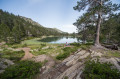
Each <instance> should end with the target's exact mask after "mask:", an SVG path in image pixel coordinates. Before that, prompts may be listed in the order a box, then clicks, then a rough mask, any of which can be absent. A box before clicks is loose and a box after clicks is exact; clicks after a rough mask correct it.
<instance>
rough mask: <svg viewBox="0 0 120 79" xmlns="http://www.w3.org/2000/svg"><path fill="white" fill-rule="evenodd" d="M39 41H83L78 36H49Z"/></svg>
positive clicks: (59, 42)
mask: <svg viewBox="0 0 120 79" xmlns="http://www.w3.org/2000/svg"><path fill="white" fill-rule="evenodd" d="M38 41H40V42H47V43H56V44H61V43H66V42H67V43H74V42H82V41H81V40H80V38H78V37H47V38H43V39H41V40H38Z"/></svg>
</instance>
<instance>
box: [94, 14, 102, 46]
mask: <svg viewBox="0 0 120 79" xmlns="http://www.w3.org/2000/svg"><path fill="white" fill-rule="evenodd" d="M100 25H101V12H99V13H98V21H97V26H96V34H95V42H94V45H95V46H97V47H99V46H101V45H100V42H99V37H100Z"/></svg>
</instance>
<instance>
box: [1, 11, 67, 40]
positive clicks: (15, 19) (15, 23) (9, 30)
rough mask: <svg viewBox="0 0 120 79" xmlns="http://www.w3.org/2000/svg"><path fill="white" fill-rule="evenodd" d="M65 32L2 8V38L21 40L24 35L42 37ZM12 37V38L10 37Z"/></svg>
mask: <svg viewBox="0 0 120 79" xmlns="http://www.w3.org/2000/svg"><path fill="white" fill-rule="evenodd" d="M65 34H66V33H65V32H62V31H60V30H57V29H54V28H47V27H43V26H42V25H40V24H39V23H37V22H35V21H33V20H32V19H30V18H26V17H23V16H19V15H14V14H12V13H9V12H6V11H3V10H1V9H0V38H1V39H2V40H6V42H8V41H9V40H12V41H14V42H18V41H20V40H21V39H22V38H24V37H28V36H31V37H40V36H43V35H46V36H48V35H54V36H58V35H65ZM8 38H11V39H8Z"/></svg>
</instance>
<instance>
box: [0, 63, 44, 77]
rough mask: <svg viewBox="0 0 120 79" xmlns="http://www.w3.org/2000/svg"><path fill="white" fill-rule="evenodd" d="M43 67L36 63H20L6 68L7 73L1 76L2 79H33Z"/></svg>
mask: <svg viewBox="0 0 120 79" xmlns="http://www.w3.org/2000/svg"><path fill="white" fill-rule="evenodd" d="M41 66H42V64H41V63H36V62H34V61H20V62H19V63H17V64H15V65H12V66H10V67H8V68H6V69H5V72H3V73H2V74H1V75H0V79H33V76H34V75H35V74H37V73H38V72H39V68H40V67H41Z"/></svg>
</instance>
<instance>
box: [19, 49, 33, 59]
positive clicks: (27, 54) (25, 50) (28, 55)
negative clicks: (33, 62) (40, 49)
mask: <svg viewBox="0 0 120 79" xmlns="http://www.w3.org/2000/svg"><path fill="white" fill-rule="evenodd" d="M19 49H21V50H23V51H24V52H25V55H24V57H23V58H22V59H21V60H26V59H30V58H32V57H33V56H34V55H33V54H31V53H30V48H27V47H24V48H19Z"/></svg>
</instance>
